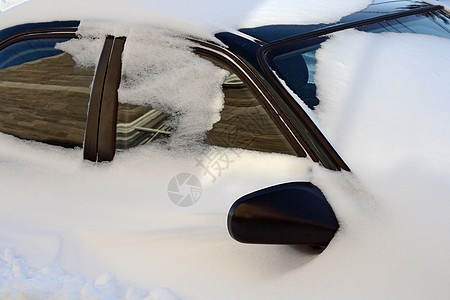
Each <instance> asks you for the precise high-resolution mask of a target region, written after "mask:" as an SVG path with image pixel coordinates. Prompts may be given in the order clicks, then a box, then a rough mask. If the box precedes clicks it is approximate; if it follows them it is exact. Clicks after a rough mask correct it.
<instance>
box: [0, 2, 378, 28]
mask: <svg viewBox="0 0 450 300" xmlns="http://www.w3.org/2000/svg"><path fill="white" fill-rule="evenodd" d="M371 2H372V1H371V0H346V1H345V2H342V1H339V2H337V1H333V0H320V1H319V0H301V1H300V0H297V1H292V0H282V1H280V0H248V1H235V0H233V1H212V0H199V1H195V2H191V1H183V0H170V1H161V0H146V1H143V0H97V1H90V0H59V1H58V5H57V6H55V1H54V0H29V1H27V2H25V3H24V4H22V5H20V6H18V7H16V8H15V9H13V10H8V11H6V12H4V13H3V14H2V18H0V28H5V27H9V26H12V25H15V24H18V23H29V22H38V21H48V20H72V19H75V20H86V19H93V20H108V21H114V22H116V23H117V22H126V23H130V22H131V23H139V24H147V25H153V26H155V25H156V26H160V27H163V28H170V29H176V30H178V31H181V32H188V33H190V34H192V35H199V36H205V37H207V36H209V35H210V34H211V33H213V32H216V31H220V30H226V29H237V28H242V27H255V26H261V25H268V24H275V23H276V24H292V23H295V24H312V23H331V22H336V21H338V20H339V19H340V18H342V17H344V16H346V15H349V14H351V13H353V12H356V11H359V10H362V9H364V8H365V7H367V6H368V5H369V4H370V3H371ZM61 7H64V9H60V8H61Z"/></svg>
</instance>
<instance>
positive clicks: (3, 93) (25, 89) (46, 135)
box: [0, 38, 94, 147]
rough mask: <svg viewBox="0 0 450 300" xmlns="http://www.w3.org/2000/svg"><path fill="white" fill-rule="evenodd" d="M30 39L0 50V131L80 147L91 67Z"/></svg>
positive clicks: (42, 41) (52, 41) (47, 41)
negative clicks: (82, 66) (81, 64)
mask: <svg viewBox="0 0 450 300" xmlns="http://www.w3.org/2000/svg"><path fill="white" fill-rule="evenodd" d="M64 41H67V39H63V38H57V39H34V40H26V41H22V42H18V43H16V44H13V45H10V46H8V47H6V48H4V49H2V50H1V51H0V119H1V123H0V131H1V132H4V133H7V134H11V135H14V136H17V137H20V138H24V139H32V140H37V141H41V142H46V143H49V144H54V145H60V146H64V147H77V146H82V145H83V138H84V130H85V125H86V115H87V108H88V102H89V96H90V85H91V82H92V78H93V75H94V69H93V68H89V69H83V68H79V67H77V66H76V65H75V62H74V60H73V59H72V57H71V56H70V55H69V54H67V53H65V52H63V51H61V50H57V49H55V44H56V43H58V42H64Z"/></svg>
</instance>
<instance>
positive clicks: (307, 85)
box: [268, 10, 450, 109]
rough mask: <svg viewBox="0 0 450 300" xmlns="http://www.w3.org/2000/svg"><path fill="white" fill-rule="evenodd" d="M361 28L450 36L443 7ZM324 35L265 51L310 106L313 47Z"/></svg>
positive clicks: (312, 100) (313, 100)
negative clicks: (441, 9)
mask: <svg viewBox="0 0 450 300" xmlns="http://www.w3.org/2000/svg"><path fill="white" fill-rule="evenodd" d="M356 29H357V30H360V31H365V32H373V33H379V32H397V33H420V34H430V35H434V36H439V37H445V38H450V16H449V14H447V13H445V12H444V11H440V10H437V11H433V12H430V13H426V14H419V15H412V16H407V17H401V18H398V19H393V20H387V21H383V22H379V23H375V24H370V25H365V26H361V27H357V28H356ZM326 39H327V37H326V36H322V37H318V38H312V39H307V40H301V41H298V42H295V43H289V44H286V45H282V46H280V47H277V48H275V49H273V50H271V51H270V52H269V53H268V62H269V65H270V67H271V69H272V70H273V71H274V72H275V73H276V75H277V76H278V77H279V78H280V79H281V80H283V81H284V82H285V84H286V85H287V86H288V87H289V88H290V89H291V90H292V91H293V92H294V93H295V94H297V96H299V97H300V99H301V100H302V101H303V102H304V103H305V104H306V105H307V106H308V107H309V108H311V109H314V107H315V106H317V105H318V104H319V99H318V98H317V97H316V85H315V84H314V74H315V71H316V63H317V61H316V57H315V53H316V50H317V49H318V48H319V47H320V44H321V43H322V42H324V41H325V40H326Z"/></svg>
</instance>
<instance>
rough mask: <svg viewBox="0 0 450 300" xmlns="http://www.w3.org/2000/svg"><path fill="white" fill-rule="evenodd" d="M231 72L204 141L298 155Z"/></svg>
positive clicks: (218, 144) (223, 66) (255, 99)
mask: <svg viewBox="0 0 450 300" xmlns="http://www.w3.org/2000/svg"><path fill="white" fill-rule="evenodd" d="M214 63H215V64H216V65H218V66H220V67H222V68H224V69H227V70H228V71H229V72H230V75H229V76H228V78H227V79H226V80H225V82H224V83H223V93H224V99H225V104H224V108H223V110H222V112H221V114H220V115H221V119H220V121H218V122H217V123H215V124H214V125H213V129H212V130H210V131H208V132H207V140H206V141H207V143H209V144H212V145H216V146H221V147H230V148H242V149H246V150H256V151H262V152H278V153H284V154H292V155H297V153H296V152H295V150H294V149H293V148H292V146H291V145H290V143H289V142H288V141H287V140H286V138H285V136H284V135H283V134H282V133H281V131H280V130H279V129H278V127H277V125H276V124H275V123H274V121H273V120H272V119H271V118H270V116H269V114H268V113H267V111H266V110H265V109H264V107H263V106H262V105H261V104H260V103H259V101H258V99H257V98H256V97H255V96H254V95H253V93H252V92H251V91H250V89H249V88H248V87H247V85H246V84H245V83H244V82H243V81H242V80H241V79H240V78H239V77H238V76H237V75H236V74H235V73H233V72H232V71H231V70H230V69H228V68H227V67H226V66H225V65H223V64H221V63H220V62H217V61H214Z"/></svg>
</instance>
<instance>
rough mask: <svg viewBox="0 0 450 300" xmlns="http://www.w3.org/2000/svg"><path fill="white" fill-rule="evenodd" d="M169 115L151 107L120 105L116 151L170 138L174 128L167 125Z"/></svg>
mask: <svg viewBox="0 0 450 300" xmlns="http://www.w3.org/2000/svg"><path fill="white" fill-rule="evenodd" d="M168 119H169V115H168V114H166V113H164V112H162V111H159V110H156V109H153V108H152V107H151V106H142V105H134V104H128V103H119V105H118V109H117V128H116V150H118V151H120V150H126V149H129V148H132V147H136V146H139V145H143V144H147V143H150V142H152V141H154V140H156V139H158V140H161V139H164V138H168V137H169V136H170V134H171V133H172V128H171V127H170V126H169V125H167V122H166V121H167V120H168Z"/></svg>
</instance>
